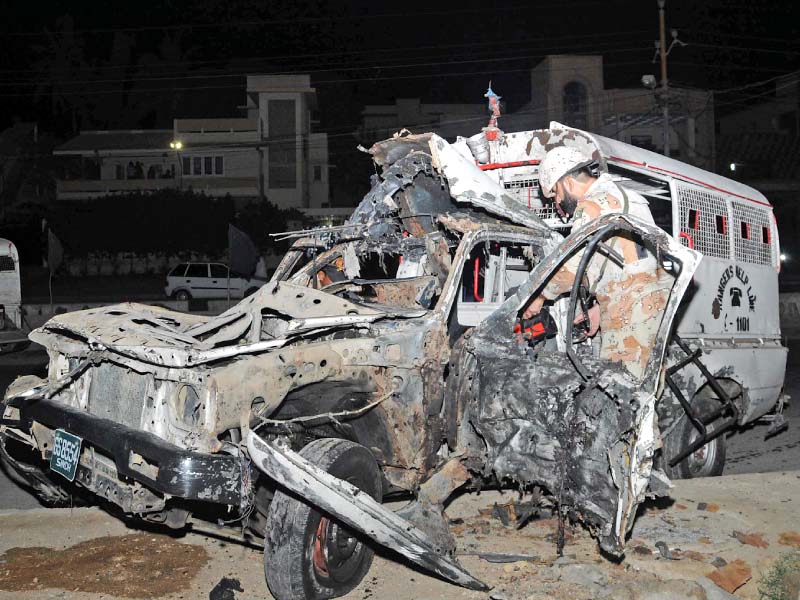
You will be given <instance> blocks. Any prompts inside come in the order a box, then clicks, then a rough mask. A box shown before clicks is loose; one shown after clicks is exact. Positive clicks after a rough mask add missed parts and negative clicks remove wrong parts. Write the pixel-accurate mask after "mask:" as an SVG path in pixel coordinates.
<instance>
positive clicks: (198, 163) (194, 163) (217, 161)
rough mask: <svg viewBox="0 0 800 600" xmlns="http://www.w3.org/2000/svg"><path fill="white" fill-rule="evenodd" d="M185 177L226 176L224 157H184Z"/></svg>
mask: <svg viewBox="0 0 800 600" xmlns="http://www.w3.org/2000/svg"><path fill="white" fill-rule="evenodd" d="M183 175H184V176H195V177H198V176H204V177H211V176H212V175H225V157H224V156H191V157H190V156H184V157H183Z"/></svg>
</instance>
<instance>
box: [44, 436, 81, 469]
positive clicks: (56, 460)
mask: <svg viewBox="0 0 800 600" xmlns="http://www.w3.org/2000/svg"><path fill="white" fill-rule="evenodd" d="M82 441H83V440H82V439H81V438H79V437H78V436H77V435H72V434H71V433H69V432H67V431H64V430H63V429H56V431H55V435H54V436H53V453H52V454H51V455H50V469H52V470H53V471H55V472H56V473H58V474H59V475H63V476H64V477H66V478H67V479H68V480H69V481H72V480H74V479H75V470H76V469H77V468H78V461H79V460H80V456H81V442H82Z"/></svg>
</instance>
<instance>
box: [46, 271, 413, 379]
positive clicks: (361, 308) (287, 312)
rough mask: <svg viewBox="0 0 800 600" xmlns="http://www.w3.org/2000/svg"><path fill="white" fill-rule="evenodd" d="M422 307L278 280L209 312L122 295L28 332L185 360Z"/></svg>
mask: <svg viewBox="0 0 800 600" xmlns="http://www.w3.org/2000/svg"><path fill="white" fill-rule="evenodd" d="M425 312H426V311H424V310H407V309H402V308H387V307H371V306H369V307H368V306H365V305H362V304H356V303H354V302H350V301H348V300H345V299H343V298H339V297H337V296H333V295H331V294H327V293H325V292H321V291H319V290H315V289H311V288H307V287H299V286H296V285H292V284H289V283H285V282H274V283H268V284H266V285H264V286H263V287H262V288H261V289H260V290H259V291H258V292H256V293H255V294H253V295H252V296H250V297H249V298H246V299H245V300H243V301H241V302H239V303H238V304H237V305H236V306H234V307H232V308H230V309H229V310H227V311H225V312H224V313H222V314H221V315H219V316H216V317H212V318H209V317H200V316H196V315H189V314H185V313H180V312H176V311H171V310H167V309H164V308H159V307H155V306H146V305H143V304H134V303H125V304H117V305H114V306H107V307H102V308H92V309H88V310H82V311H77V312H72V313H67V314H63V315H58V316H56V317H53V318H52V319H50V320H49V321H48V322H47V323H45V324H44V325H43V326H42V327H40V328H39V329H36V330H34V331H33V332H32V333H31V334H30V338H31V340H33V341H35V342H37V343H39V344H41V345H43V346H45V347H46V348H48V349H50V350H55V351H58V352H62V353H64V354H68V355H79V356H80V355H85V354H87V353H88V352H90V351H92V350H109V351H112V352H116V353H118V354H121V355H123V356H128V357H130V358H135V359H137V360H141V361H144V362H149V363H153V364H161V365H166V366H174V367H186V366H191V365H194V364H200V363H204V362H210V361H212V360H218V359H221V358H226V357H230V356H235V355H238V354H245V353H248V352H258V351H263V350H268V349H270V348H278V347H281V346H283V345H285V344H286V343H288V342H289V341H290V340H291V339H293V338H296V337H298V336H302V335H304V334H308V333H311V332H316V331H322V330H325V329H330V328H335V327H342V326H349V327H359V326H364V325H366V324H368V323H371V322H373V321H376V320H378V319H383V318H387V317H393V318H403V317H406V318H408V317H417V316H421V315H423V314H425Z"/></svg>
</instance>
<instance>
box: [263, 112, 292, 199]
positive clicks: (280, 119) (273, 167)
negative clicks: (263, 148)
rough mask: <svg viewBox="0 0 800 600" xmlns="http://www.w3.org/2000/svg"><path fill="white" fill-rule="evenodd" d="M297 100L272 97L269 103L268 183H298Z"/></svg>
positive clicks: (280, 185)
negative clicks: (273, 98) (274, 98)
mask: <svg viewBox="0 0 800 600" xmlns="http://www.w3.org/2000/svg"><path fill="white" fill-rule="evenodd" d="M295 104H296V103H295V101H294V100H270V101H269V102H268V103H267V111H268V113H267V120H268V121H267V129H268V133H269V139H270V146H269V173H268V177H269V187H270V188H273V189H294V188H296V187H297V133H298V132H297V119H296V117H295V111H296V106H295Z"/></svg>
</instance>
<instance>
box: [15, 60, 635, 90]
mask: <svg viewBox="0 0 800 600" xmlns="http://www.w3.org/2000/svg"><path fill="white" fill-rule="evenodd" d="M638 64H641V61H626V62H619V63H607V66H627V65H638ZM373 68H374V67H373ZM378 70H380V67H378ZM530 70H531V69H530V68H521V69H494V70H489V71H462V72H458V73H424V74H414V75H374V76H366V77H353V78H348V79H323V80H317V81H314V85H329V84H340V83H354V82H359V81H387V80H410V79H433V78H437V79H438V78H443V77H467V76H477V75H494V74H501V73H521V72H530ZM552 70H553V71H557V70H567V71H572V70H574V68H573V67H565V68H563V69H552ZM304 72H305V71H304ZM281 74H284V75H285V74H298V73H272V74H271V75H281ZM234 88H236V89H242V85H241V84H228V85H207V86H184V87H171V88H136V87H131V88H127V89H121V88H118V89H112V90H75V91H49V92H41V93H38V94H35V93H31V92H28V93H22V92H16V93H2V94H0V97H5V98H12V97H16V98H19V97H30V96H32V95H40V96H41V95H45V96H52V95H56V96H96V95H109V94H120V93H125V94H134V93H136V94H143V93H155V92H158V93H161V94H163V93H166V92H170V93H173V92H180V91H200V90H214V89H217V90H220V89H234Z"/></svg>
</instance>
